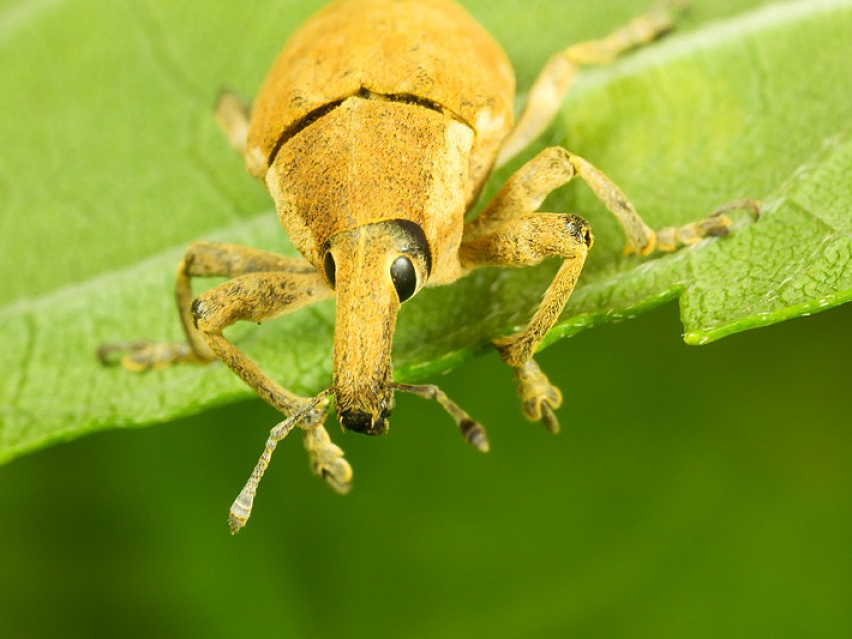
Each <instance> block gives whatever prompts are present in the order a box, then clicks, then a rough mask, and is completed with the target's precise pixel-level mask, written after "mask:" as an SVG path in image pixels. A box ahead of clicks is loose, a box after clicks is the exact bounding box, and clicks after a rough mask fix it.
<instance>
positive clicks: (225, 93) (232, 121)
mask: <svg viewBox="0 0 852 639" xmlns="http://www.w3.org/2000/svg"><path fill="white" fill-rule="evenodd" d="M215 113H216V123H217V124H218V125H219V128H220V129H222V132H223V133H224V134H225V137H226V138H227V139H228V144H230V145H231V148H233V149H234V151H236V152H237V153H239V154H240V155H241V156H244V155H245V154H246V140H247V138H248V131H249V119H250V113H251V112H250V109H249V105H248V103H247V102H246V101H245V100H243V99H242V98H241V97H240V96H238V95H237V94H236V93H234V92H233V91H230V90H228V89H223V90H222V91H220V92H219V97H218V98H216V107H215Z"/></svg>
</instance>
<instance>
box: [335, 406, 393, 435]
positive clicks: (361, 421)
mask: <svg viewBox="0 0 852 639" xmlns="http://www.w3.org/2000/svg"><path fill="white" fill-rule="evenodd" d="M389 415H390V411H382V413H381V414H380V415H378V416H373V415H371V414H370V413H366V412H364V411H362V410H360V409H358V408H353V409H350V410H345V411H342V412H341V413H340V423H341V424H342V425H343V428H345V429H346V430H354V431H355V432H356V433H362V434H364V435H384V434H385V433H386V432H387V430H388V422H387V418H388V416H389Z"/></svg>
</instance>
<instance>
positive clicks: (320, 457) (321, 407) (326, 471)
mask: <svg viewBox="0 0 852 639" xmlns="http://www.w3.org/2000/svg"><path fill="white" fill-rule="evenodd" d="M332 294H333V293H332V291H331V289H330V288H329V287H328V285H327V284H326V283H325V280H324V279H323V278H322V276H320V274H319V273H318V272H317V271H315V270H311V271H310V272H278V273H269V272H261V273H247V274H245V275H240V276H238V277H235V278H233V279H231V280H228V281H227V282H224V283H222V284H220V285H219V286H216V287H214V288H212V289H210V290H209V291H206V292H204V293H202V294H201V295H199V296H198V298H197V299H196V300H195V302H193V304H192V310H191V313H192V318H193V321H194V325H195V327H196V328H197V330H198V331H199V334H200V335H201V337H202V339H204V341H205V342H206V344H207V346H208V347H209V348H210V350H211V351H212V352H213V353H214V354H215V355H216V357H218V358H219V359H220V360H221V361H222V362H223V363H224V364H225V365H226V366H227V367H228V368H230V369H231V370H232V371H233V372H234V373H236V374H237V376H238V377H240V379H242V380H243V381H244V382H245V383H246V384H247V385H248V386H250V387H251V388H252V389H254V391H255V392H256V393H257V394H258V395H260V397H262V398H263V399H264V400H265V401H266V402H267V403H269V404H270V405H271V406H273V407H274V408H276V409H277V410H279V411H280V412H281V413H283V414H284V415H286V416H289V417H290V418H291V419H288V420H285V421H284V422H281V424H278V425H277V426H276V427H275V428H273V429H272V431H271V432H270V436H269V439H267V443H266V446H265V447H264V452H263V454H262V455H261V457H260V460H259V461H258V463H257V465H256V466H255V470H254V472H253V473H252V475H251V477H250V478H249V481H248V483H247V484H246V487H245V488H244V489H243V491H242V492H241V493H240V495H239V496H238V497H237V500H236V501H235V502H234V506H233V507H232V511H231V518H230V522H231V531H232V532H237V531H238V530H239V529H240V528H241V527H242V526H243V525H244V524H245V521H246V519H248V515H249V514H250V511H251V504H252V502H253V500H254V493H255V491H256V489H257V483H258V482H259V481H260V477H261V476H262V475H263V472H264V471H265V470H266V467H267V466H268V464H269V461H270V458H271V456H272V451H273V450H274V449H275V446H276V444H277V442H278V441H280V440H281V439H283V438H284V437H285V436H286V435H287V433H289V431H290V430H291V429H292V428H293V427H294V426H296V425H298V426H300V427H301V428H303V429H305V431H306V435H305V447H306V448H307V450H308V452H309V454H310V458H311V469H312V470H313V472H314V474H316V475H318V476H320V477H322V478H323V479H325V480H326V482H327V483H328V484H329V485H330V486H331V487H332V488H333V489H335V490H336V491H338V492H341V493H342V492H346V491H348V490H349V486H350V482H351V479H352V469H351V467H350V466H349V463H348V462H347V461H346V460H345V459H344V458H343V452H342V451H341V450H340V448H338V447H337V446H335V445H334V444H332V443H331V440H330V439H329V436H328V433H327V432H326V430H325V428H324V427H323V425H322V423H323V422H324V421H325V416H326V413H327V411H328V396H329V394H330V391H329V390H326V391H323V392H322V393H320V394H319V395H317V396H316V397H313V398H308V397H301V396H299V395H296V394H294V393H292V392H290V391H288V390H286V389H285V388H283V387H282V386H281V385H280V384H278V383H277V382H275V380H273V379H272V378H271V377H269V375H267V374H266V373H264V372H263V371H262V370H261V369H260V367H259V366H258V365H257V364H256V363H255V362H254V361H253V360H252V359H251V358H249V357H248V356H247V355H246V354H245V353H243V352H242V351H241V350H239V349H238V348H237V347H236V346H234V344H232V343H231V342H230V341H228V339H226V338H225V336H224V335H223V334H222V332H223V331H224V329H225V328H227V327H228V326H231V325H232V324H234V323H235V322H238V321H241V320H247V321H252V322H261V321H263V320H267V319H272V318H274V317H278V316H279V315H282V314H284V313H287V312H291V311H294V310H296V309H298V308H302V307H304V306H307V305H308V304H312V303H314V302H317V301H319V300H322V299H326V298H328V297H331V296H332Z"/></svg>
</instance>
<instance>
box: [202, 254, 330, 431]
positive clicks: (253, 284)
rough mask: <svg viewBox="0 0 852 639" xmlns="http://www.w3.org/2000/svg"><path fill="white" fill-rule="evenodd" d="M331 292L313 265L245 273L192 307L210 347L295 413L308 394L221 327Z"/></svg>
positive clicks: (274, 402) (275, 401) (295, 306)
mask: <svg viewBox="0 0 852 639" xmlns="http://www.w3.org/2000/svg"><path fill="white" fill-rule="evenodd" d="M332 295H333V292H332V291H331V289H330V288H329V287H328V285H327V284H326V283H325V280H323V278H322V276H321V275H320V274H319V273H318V272H317V271H314V270H312V271H311V272H306V273H288V272H277V273H269V272H261V273H246V274H244V275H239V276H237V277H234V278H233V279H230V280H228V281H227V282H223V283H222V284H219V285H218V286H216V287H214V288H212V289H210V290H208V291H205V292H204V293H202V294H201V295H199V296H198V298H197V299H196V300H195V301H194V302H193V303H192V305H191V308H190V311H189V312H190V316H191V321H192V322H193V326H194V329H195V330H196V331H197V335H198V336H199V337H200V338H201V339H203V340H204V342H205V343H206V345H207V347H208V348H209V350H210V351H211V352H212V353H213V354H215V356H216V357H218V358H219V359H220V360H222V362H223V363H224V364H225V365H226V366H227V367H228V368H230V369H231V370H232V371H234V372H235V373H236V374H237V375H238V376H239V377H240V378H241V379H242V380H243V381H244V382H245V383H246V384H248V385H249V386H250V387H251V388H253V389H254V390H255V391H257V393H258V395H260V396H261V397H262V398H263V399H264V400H266V401H267V402H268V403H269V404H271V405H272V406H273V407H274V408H276V409H278V410H279V411H281V412H282V413H284V414H285V415H292V414H293V413H295V412H297V411H298V410H300V409H301V408H302V407H303V406H304V404H305V402H306V401H308V400H307V399H306V398H303V397H298V396H297V395H294V394H293V393H291V392H289V391H287V390H285V389H284V388H282V387H281V386H280V385H279V384H277V383H276V382H275V381H274V380H272V379H271V378H270V377H269V376H268V375H266V373H264V372H263V371H261V370H260V368H259V367H258V366H257V364H255V363H254V362H253V361H252V360H251V359H250V358H249V357H248V356H247V355H246V354H245V353H243V352H242V351H240V350H239V349H238V348H237V347H236V346H234V344H232V343H231V342H230V341H228V339H226V338H225V337H224V335H223V334H222V332H223V331H224V329H225V328H227V327H228V326H231V325H232V324H234V323H236V322H238V321H241V320H246V321H251V322H262V321H264V320H268V319H272V318H275V317H278V316H280V315H283V314H284V313H289V312H291V311H295V310H297V309H299V308H302V307H304V306H307V305H309V304H313V303H314V302H317V301H320V300H323V299H326V298H328V297H331V296H332Z"/></svg>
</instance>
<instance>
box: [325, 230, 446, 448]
mask: <svg viewBox="0 0 852 639" xmlns="http://www.w3.org/2000/svg"><path fill="white" fill-rule="evenodd" d="M431 268H432V258H431V253H430V250H429V245H428V242H427V241H426V237H425V235H424V233H423V230H422V229H421V228H420V226H418V225H417V224H415V223H414V222H410V221H408V220H383V221H380V222H375V223H371V224H365V225H362V226H357V227H355V228H352V229H348V230H346V231H341V232H339V233H336V234H335V235H333V236H332V237H331V238H330V239H329V241H328V242H327V244H326V246H325V247H324V254H323V271H324V273H325V277H326V280H327V281H328V283H329V285H330V286H331V287H332V288H333V289H334V290H335V293H336V298H337V308H336V312H335V325H334V357H333V367H334V393H335V398H336V404H337V412H338V415H339V416H340V423H341V424H342V425H343V427H344V428H346V429H347V430H354V431H356V432H359V433H364V434H367V435H379V434H381V433H384V432H386V431H387V429H388V417H389V416H390V411H391V409H392V408H393V388H392V382H393V369H392V364H391V345H392V342H393V333H394V328H395V327H396V316H397V313H398V312H399V307H400V305H401V304H402V303H403V302H405V301H406V300H408V299H410V298H411V297H413V296H414V294H415V293H417V291H419V290H420V289H421V288H422V287H423V285H424V284H425V283H426V279H427V278H428V277H429V273H430V271H431Z"/></svg>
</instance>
